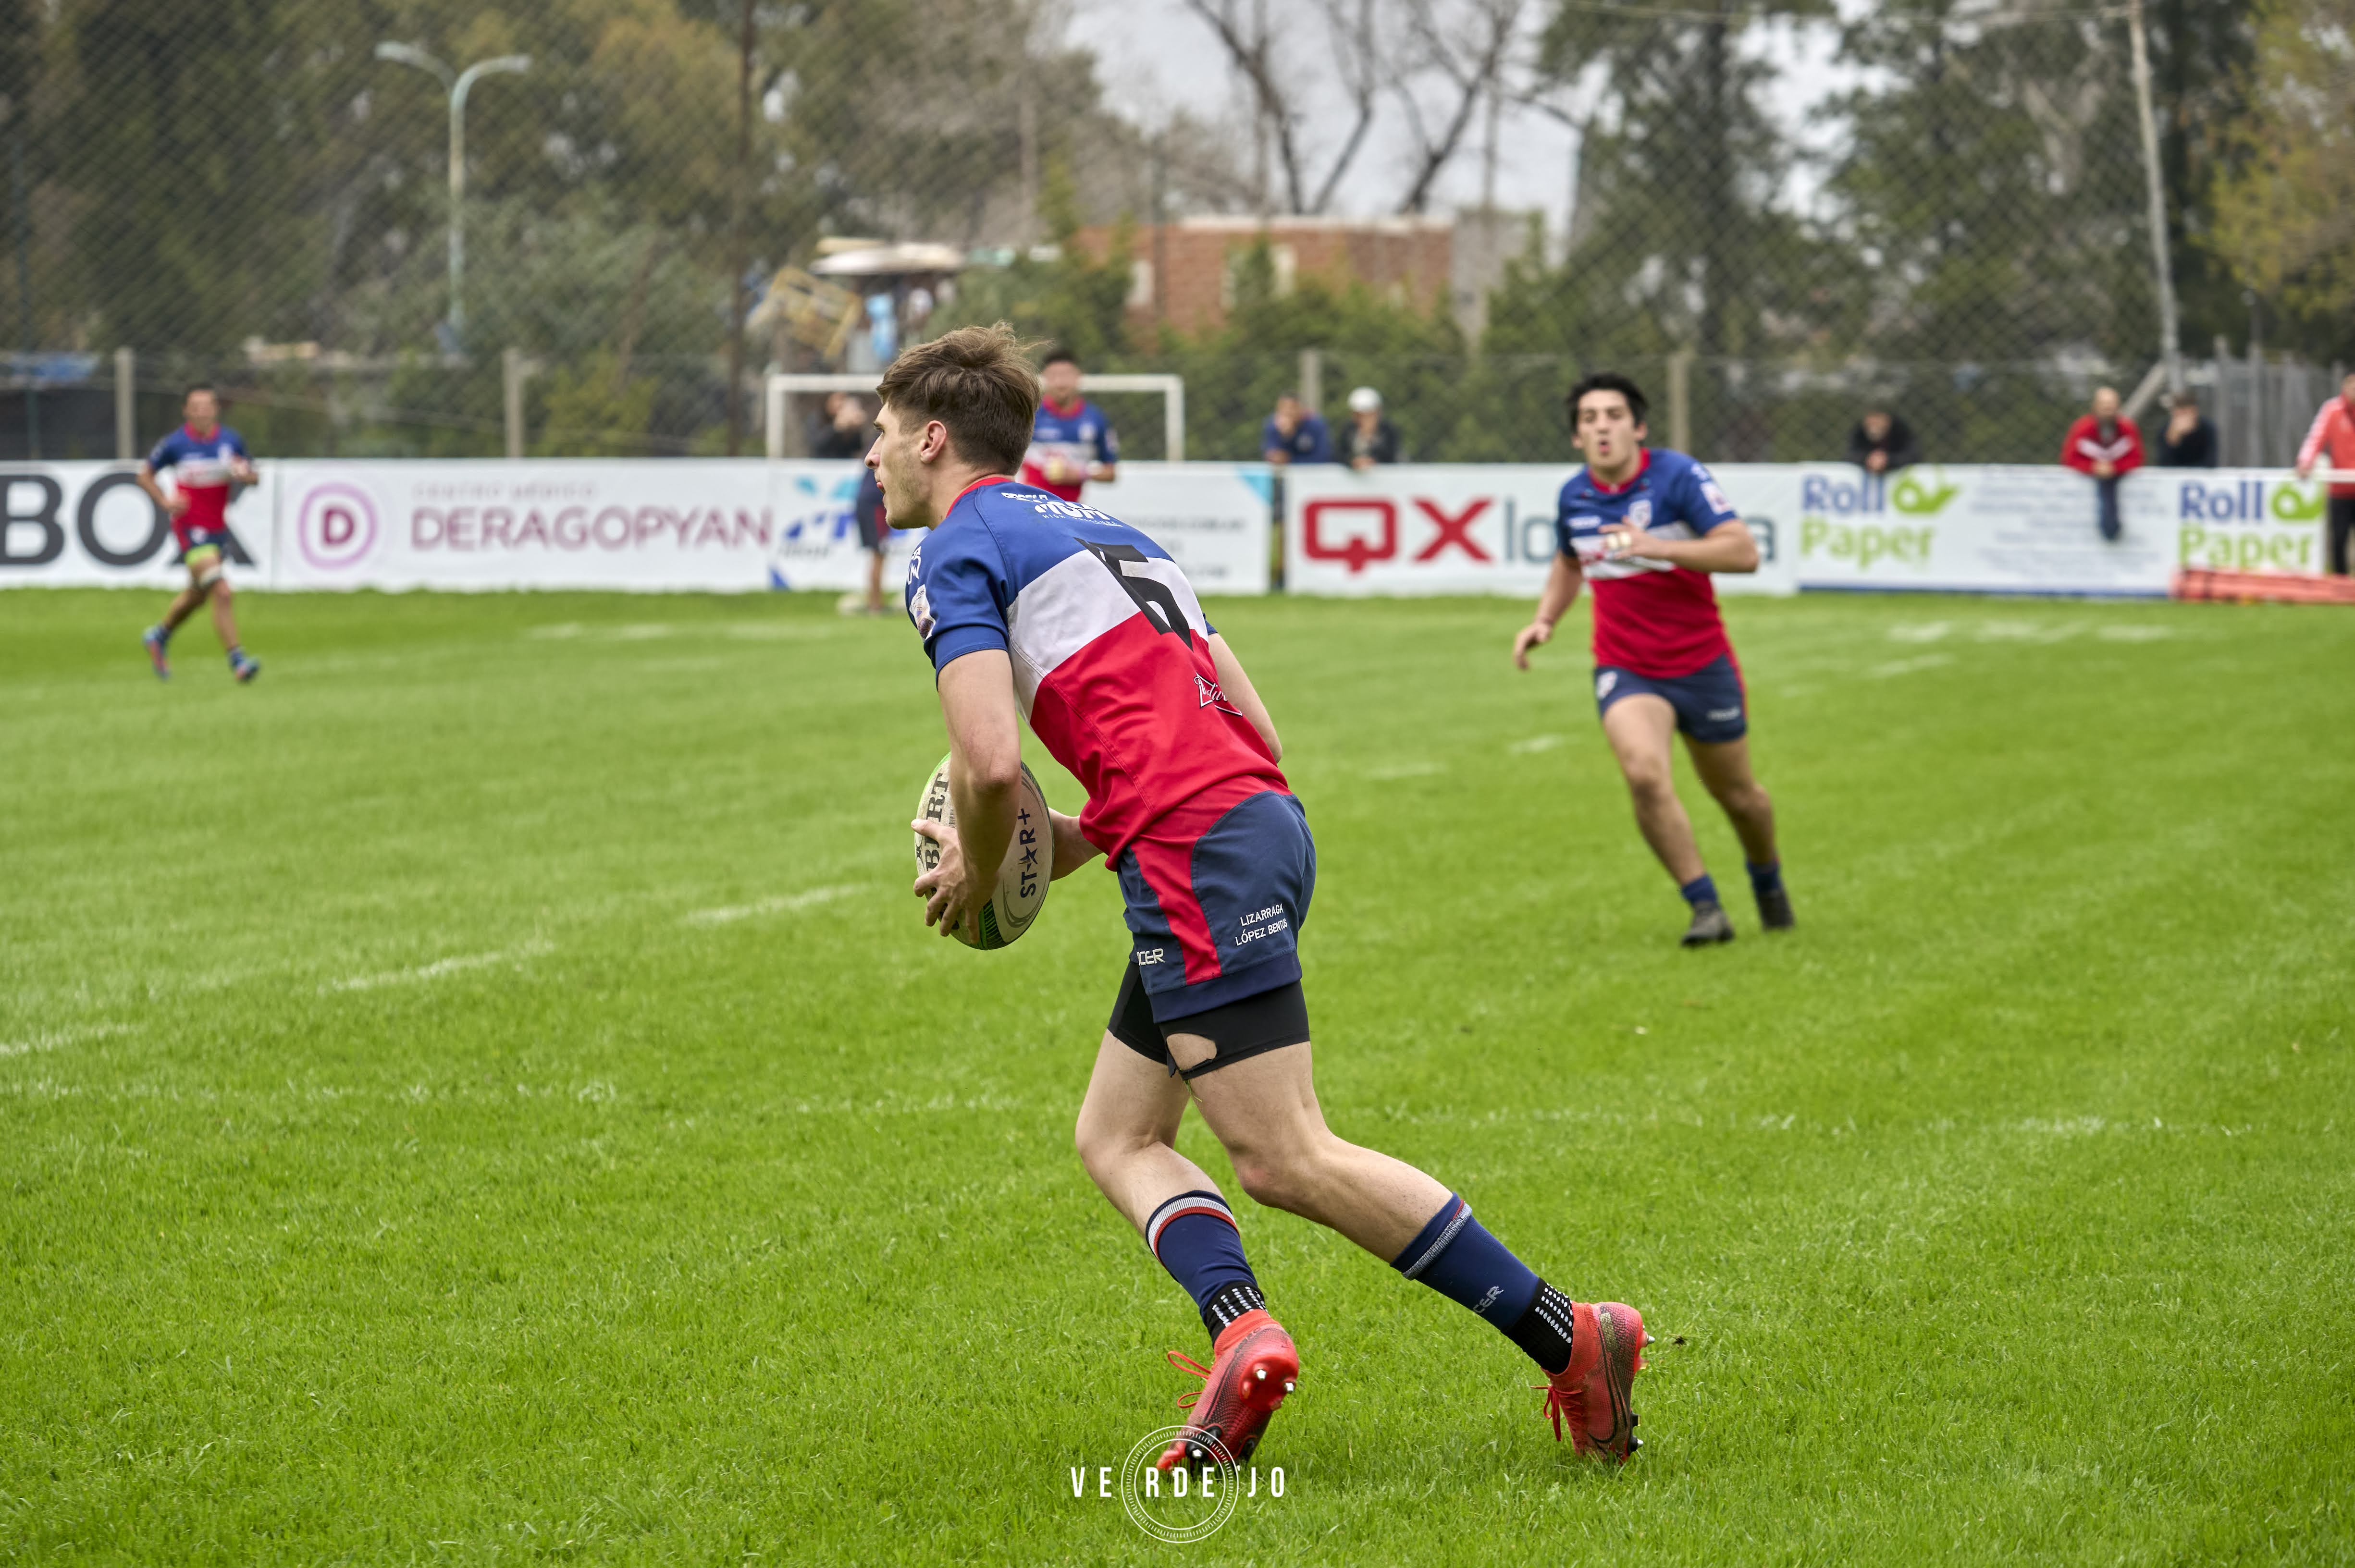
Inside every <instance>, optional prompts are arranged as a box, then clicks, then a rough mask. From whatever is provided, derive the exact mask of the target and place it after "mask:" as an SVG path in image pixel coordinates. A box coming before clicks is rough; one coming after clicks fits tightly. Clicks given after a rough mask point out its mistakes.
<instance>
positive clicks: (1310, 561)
mask: <svg viewBox="0 0 2355 1568" xmlns="http://www.w3.org/2000/svg"><path fill="white" fill-rule="evenodd" d="M1574 471H1575V470H1573V469H1572V468H1570V467H1566V466H1565V467H1554V466H1549V465H1539V464H1530V463H1496V464H1485V463H1484V464H1472V463H1466V464H1452V463H1430V464H1401V465H1400V466H1398V467H1394V468H1376V469H1369V470H1367V471H1363V472H1359V471H1357V470H1354V469H1350V468H1346V467H1342V466H1338V465H1325V464H1318V465H1316V466H1314V467H1299V468H1295V469H1292V470H1290V471H1288V472H1287V473H1286V474H1285V476H1284V518H1285V527H1284V587H1285V588H1286V589H1287V590H1289V591H1291V592H1294V593H1313V594H1346V595H1367V594H1441V593H1496V594H1510V595H1512V596H1514V597H1516V598H1526V599H1534V598H1536V597H1537V595H1538V593H1539V591H1540V589H1541V588H1543V587H1544V586H1545V578H1546V572H1547V570H1548V569H1549V568H1550V566H1551V565H1552V562H1553V556H1554V527H1553V524H1554V512H1555V509H1556V504H1557V503H1558V501H1559V499H1560V497H1561V487H1562V484H1563V482H1565V481H1567V480H1568V479H1569V478H1570V476H1571V474H1572V472H1574ZM1710 472H1711V473H1713V474H1714V475H1715V476H1716V477H1717V480H1718V482H1719V483H1720V484H1721V486H1722V487H1723V488H1724V490H1725V493H1726V494H1727V495H1728V497H1730V498H1731V499H1732V502H1733V504H1734V506H1735V508H1736V509H1737V510H1739V511H1740V512H1741V513H1742V518H1743V520H1744V521H1745V522H1747V523H1748V524H1750V526H1751V529H1752V531H1753V532H1754V533H1755V534H1756V535H1758V552H1759V556H1760V560H1759V567H1758V570H1757V571H1756V572H1755V573H1745V574H1739V575H1736V574H1726V575H1723V576H1720V577H1717V578H1716V579H1715V580H1716V586H1717V588H1718V590H1719V591H1720V592H1721V593H1791V592H1794V591H1796V588H1797V586H1798V584H1797V580H1796V577H1794V576H1793V574H1792V571H1791V562H1790V533H1791V524H1792V522H1793V520H1794V513H1793V511H1792V508H1793V507H1794V506H1795V504H1796V498H1797V493H1798V492H1797V481H1798V471H1797V470H1796V469H1795V468H1792V467H1790V466H1788V465H1774V464H1751V463H1729V464H1727V465H1725V466H1723V467H1718V466H1716V465H1711V468H1710Z"/></svg>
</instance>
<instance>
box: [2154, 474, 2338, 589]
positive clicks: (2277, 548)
mask: <svg viewBox="0 0 2355 1568" xmlns="http://www.w3.org/2000/svg"><path fill="white" fill-rule="evenodd" d="M2150 478H2151V481H2152V482H2153V488H2155V489H2157V490H2158V493H2159V502H2160V508H2161V510H2162V511H2163V512H2164V513H2165V514H2166V515H2167V517H2168V519H2169V523H2170V524H2172V527H2173V531H2174V536H2175V564H2176V565H2177V566H2179V567H2193V568H2197V569H2206V570H2211V571H2228V572H2260V573H2264V574H2265V575H2267V576H2279V575H2283V574H2290V575H2295V576H2299V577H2308V576H2312V575H2315V574H2317V573H2319V572H2320V571H2321V570H2322V569H2323V567H2324V566H2325V565H2326V564H2327V557H2326V556H2324V554H2323V519H2324V516H2325V514H2327V513H2328V510H2329V502H2330V497H2329V494H2328V491H2327V489H2326V487H2325V486H2323V485H2321V484H2319V483H2308V482H2301V481H2298V480H2296V479H2294V478H2292V477H2290V476H2289V475H2287V474H2286V473H2283V472H2282V471H2279V470H2278V469H2275V470H2263V469H2189V470H2186V469H2171V470H2170V469H2163V470H2160V471H2158V472H2157V473H2154V474H2152V475H2151V476H2150ZM2129 483H2130V484H2131V483H2132V481H2129Z"/></svg>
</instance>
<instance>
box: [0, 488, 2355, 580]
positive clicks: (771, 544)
mask: <svg viewBox="0 0 2355 1568" xmlns="http://www.w3.org/2000/svg"><path fill="white" fill-rule="evenodd" d="M260 467H261V483H259V484H258V485H255V486H253V487H252V488H250V489H249V490H246V491H244V492H243V493H240V495H239V497H238V498H237V499H236V500H235V501H233V502H231V503H230V505H229V527H230V532H231V535H232V540H233V543H232V546H231V548H230V551H229V563H230V567H231V569H232V572H233V573H234V575H235V577H236V578H237V580H238V581H239V582H240V585H242V586H244V587H248V588H457V589H502V588H625V589H687V590H704V591H721V592H735V591H751V590H756V589H761V588H828V589H842V590H847V589H850V588H857V587H858V586H860V585H861V584H862V583H863V582H864V581H865V570H866V562H865V556H864V553H863V552H862V551H861V550H860V549H859V547H858V527H857V523H856V519H855V517H854V515H853V513H852V499H853V497H854V496H855V494H856V493H857V488H858V465H857V464H855V463H847V462H830V463H829V462H765V461H729V460H721V459H713V460H675V461H635V460H623V459H594V460H569V461H524V462H506V461H497V460H468V461H349V462H346V461H268V460H266V459H265V460H264V461H262V462H261V465H260ZM1713 471H1714V472H1715V474H1716V475H1717V478H1718V480H1719V482H1721V484H1722V486H1723V487H1724V489H1725V491H1726V493H1727V494H1728V495H1729V496H1731V497H1732V501H1733V503H1734V504H1735V506H1736V507H1738V508H1739V509H1740V510H1741V512H1742V515H1743V516H1744V518H1745V519H1747V520H1748V521H1749V523H1750V524H1751V526H1752V528H1753V530H1755V531H1756V533H1757V534H1758V535H1759V543H1760V546H1761V551H1762V554H1763V555H1764V557H1765V558H1764V562H1763V563H1762V565H1761V567H1760V569H1759V571H1758V572H1757V573H1755V574H1753V575H1748V576H1731V575H1729V576H1721V577H1718V578H1717V579H1716V580H1717V587H1718V588H1719V590H1720V591H1721V592H1727V593H1740V592H1766V593H1788V592H1791V591H1793V590H1794V589H1795V588H1865V589H1907V588H1918V589H1940V590H1949V591H1963V592H2009V593H2063V594H2121V595H2156V594H2162V593H2165V592H2166V591H2167V588H2168V584H2169V578H2170V577H2171V576H2172V575H2173V573H2174V572H2175V570H2176V569H2177V568H2178V567H2214V568H2220V569H2223V570H2229V571H2242V572H2278V573H2297V574H2310V573H2314V572H2318V571H2320V570H2321V569H2322V563H2323V547H2322V539H2323V513H2324V505H2325V496H2324V488H2323V486H2322V485H2320V484H2318V483H2303V482H2297V481H2296V480H2294V479H2292V478H2291V477H2290V476H2289V475H2287V474H2286V473H2284V472H2282V471H2264V470H2233V469H2224V470H2217V469H2205V470H2185V469H2158V470H2152V469H2146V470H2143V471H2140V472H2137V473H2136V474H2133V475H2131V476H2129V477H2128V478H2127V480H2126V483H2125V485H2124V486H2123V488H2122V491H2121V495H2120V513H2121V515H2122V518H2123V521H2124V524H2125V533H2124V536H2123V537H2122V538H2120V539H2119V540H2117V541H2116V542H2115V543H2113V542H2110V541H2105V540H2104V539H2103V538H2101V536H2100V535H2099V534H2098V532H2097V531H2096V529H2095V527H2094V487H2093V484H2092V482H2090V481H2089V480H2087V479H2085V478H2084V477H2083V476H2082V475H2079V474H2075V473H2073V472H2070V471H2067V470H2065V469H2062V468H2059V467H2017V468H2007V467H1962V466H1955V467H1945V468H1942V467H1936V466H1925V467H1921V468H1915V469H1911V470H1908V471H1905V472H1904V473H1902V474H1901V475H1899V476H1897V477H1896V478H1895V479H1894V480H1888V481H1884V480H1881V479H1877V478H1868V477H1866V476H1865V475H1864V474H1862V473H1861V472H1859V471H1858V470H1856V469H1854V468H1852V467H1849V466H1848V465H1845V464H1741V463H1729V464H1726V465H1723V466H1721V467H1717V468H1715V469H1714V470H1713ZM1570 472H1571V470H1570V469H1568V468H1567V467H1563V466H1556V465H1551V464H1515V465H1504V464H1498V465H1461V466H1457V465H1437V464H1433V465H1418V466H1402V467H1396V468H1383V469H1377V470H1374V471H1371V472H1370V473H1359V472H1356V471H1352V470H1350V469H1348V468H1342V467H1337V466H1336V467H1323V466H1320V467H1316V468H1299V469H1295V470H1293V471H1291V472H1290V473H1289V474H1288V475H1287V477H1286V482H1285V494H1286V502H1285V507H1286V514H1287V519H1288V524H1289V525H1288V526H1287V527H1286V529H1285V531H1284V554H1285V571H1286V574H1287V580H1288V583H1289V586H1290V587H1291V588H1292V589H1293V591H1295V592H1299V593H1312V594H1344V595H1348V594H1436V593H1500V594H1509V595H1513V596H1515V597H1525V598H1526V597H1534V596H1535V595H1536V594H1537V592H1538V590H1539V588H1540V585H1541V584H1542V582H1543V581H1544V577H1545V573H1546V569H1547V567H1548V564H1549V563H1550V560H1551V558H1552V555H1553V514H1554V508H1555V502H1556V497H1557V495H1558V494H1559V492H1560V489H1561V483H1562V482H1563V481H1564V480H1565V479H1567V478H1568V477H1569V474H1570ZM1271 488H1272V471H1271V470H1270V469H1268V468H1267V467H1266V466H1265V465H1264V464H1261V463H1215V462H1212V463H1143V462H1140V463H1124V464H1123V465H1122V467H1121V477H1120V479H1119V481H1118V482H1116V483H1114V484H1109V485H1096V486H1092V487H1090V489H1089V491H1088V494H1087V499H1088V501H1089V502H1090V503H1093V504H1095V505H1097V506H1100V507H1101V508H1102V509H1103V510H1104V511H1105V512H1107V513H1109V514H1112V515H1114V516H1115V517H1119V518H1121V519H1122V520H1124V521H1125V522H1128V523H1131V524H1135V526H1137V527H1139V528H1141V529H1143V530H1144V531H1145V532H1146V533H1147V534H1150V535H1153V536H1154V537H1155V538H1156V539H1157V540H1158V541H1160V543H1161V544H1162V545H1163V546H1164V547H1165V548H1167V550H1168V551H1169V553H1170V554H1171V555H1172V556H1175V557H1176V558H1177V562H1178V564H1179V565H1180V566H1181V567H1183V568H1184V569H1185V572H1186V574H1187V576H1188V577H1189V578H1191V579H1192V580H1193V582H1194V584H1195V586H1196V587H1197V588H1199V589H1200V590H1201V591H1202V592H1204V593H1209V594H1220V593H1230V594H1254V593H1264V592H1265V591H1267V588H1268V586H1269V585H1268V544H1269V541H1268V532H1267V531H1268V528H1269V525H1270V519H1269V515H1268V504H1269V503H1268V496H1269V493H1270V491H1271ZM0 513H5V517H0V587H7V586H37V585H52V586H58V587H78V586H89V585H110V584H112V585H121V586H140V587H147V588H171V587H176V586H177V584H178V583H179V581H180V573H179V571H178V568H177V567H176V559H175V552H174V550H173V547H172V541H171V530H170V528H169V526H168V524H167V523H166V520H165V518H164V516H163V514H162V512H161V510H160V509H159V508H157V507H156V506H155V504H154V503H152V502H150V501H149V500H148V499H147V497H146V496H145V495H144V493H142V492H141V491H140V490H139V488H138V487H137V485H136V484H135V483H134V482H133V480H132V470H131V469H130V468H129V467H128V466H127V465H123V464H118V463H95V462H69V463H17V464H9V465H0ZM912 542H913V541H912V536H911V535H897V536H896V537H895V538H894V540H893V542H892V551H893V555H894V557H895V558H894V561H893V564H892V565H891V566H890V568H889V571H890V579H889V580H891V581H893V582H895V583H896V582H897V580H898V577H899V576H900V570H901V567H900V564H899V563H900V562H901V561H904V558H905V552H906V550H907V548H908V547H909V546H911V544H912Z"/></svg>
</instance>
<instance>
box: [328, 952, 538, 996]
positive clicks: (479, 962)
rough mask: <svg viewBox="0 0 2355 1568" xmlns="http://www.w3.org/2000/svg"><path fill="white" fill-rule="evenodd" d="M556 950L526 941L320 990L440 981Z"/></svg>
mask: <svg viewBox="0 0 2355 1568" xmlns="http://www.w3.org/2000/svg"><path fill="white" fill-rule="evenodd" d="M553 951H555V945H554V944H553V943H549V942H543V941H538V940H534V941H529V942H526V943H525V944H524V945H523V946H522V947H520V948H509V949H507V950H506V951H505V952H497V953H466V954H462V955H460V956H458V957H456V958H448V959H435V960H434V961H433V962H432V963H430V964H420V965H419V966H418V967H417V968H415V969H387V970H386V971H385V972H384V973H382V974H374V975H354V976H352V977H351V978H350V979H349V980H336V981H335V982H334V983H332V984H329V985H323V986H321V987H320V988H319V991H320V994H322V995H325V994H326V993H328V992H331V991H375V990H376V989H378V987H379V986H388V985H414V984H416V983H418V982H419V981H421V980H440V979H441V978H442V976H444V975H454V974H463V973H464V972H465V971H466V970H468V969H488V968H490V967H491V966H492V965H493V964H504V963H510V962H514V961H517V960H520V959H531V958H538V956H539V955H541V954H543V953H549V952H553Z"/></svg>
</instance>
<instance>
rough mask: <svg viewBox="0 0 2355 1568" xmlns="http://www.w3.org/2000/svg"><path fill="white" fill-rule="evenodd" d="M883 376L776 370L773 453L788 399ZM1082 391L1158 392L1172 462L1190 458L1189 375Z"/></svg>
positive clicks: (769, 420) (1106, 380)
mask: <svg viewBox="0 0 2355 1568" xmlns="http://www.w3.org/2000/svg"><path fill="white" fill-rule="evenodd" d="M880 379H881V376H879V375H858V374H846V373H840V372H835V373H824V372H818V371H808V372H801V371H783V370H780V371H775V372H773V373H772V374H771V375H770V376H769V380H768V387H767V389H766V397H765V399H764V403H765V414H766V418H765V421H764V422H765V423H766V425H767V427H768V435H769V456H770V457H771V458H772V459H773V460H780V459H783V457H784V455H785V400H786V398H787V397H789V396H790V395H791V394H793V393H795V392H872V391H874V390H875V384H876V383H877V382H878V381H879V380H880ZM1080 390H1081V391H1082V392H1157V393H1159V394H1160V395H1161V429H1162V431H1163V439H1164V440H1165V442H1166V443H1167V452H1168V460H1167V461H1171V462H1184V461H1186V378H1185V377H1184V376H1165V375H1138V376H1082V377H1081V378H1080Z"/></svg>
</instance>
